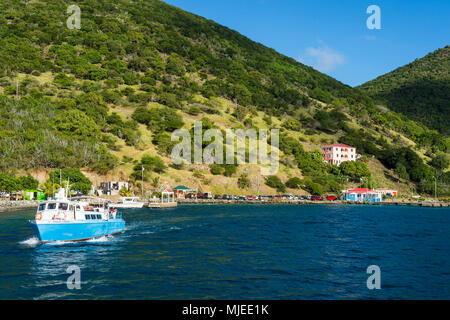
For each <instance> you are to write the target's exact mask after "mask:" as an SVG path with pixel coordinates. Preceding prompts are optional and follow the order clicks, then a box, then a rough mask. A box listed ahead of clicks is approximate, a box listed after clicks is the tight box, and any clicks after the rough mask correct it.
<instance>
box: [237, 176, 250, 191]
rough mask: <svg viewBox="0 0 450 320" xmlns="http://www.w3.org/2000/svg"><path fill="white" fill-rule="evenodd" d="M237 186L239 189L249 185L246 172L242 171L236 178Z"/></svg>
mask: <svg viewBox="0 0 450 320" xmlns="http://www.w3.org/2000/svg"><path fill="white" fill-rule="evenodd" d="M238 186H239V188H241V189H246V188H249V187H250V179H249V178H248V174H246V173H243V174H241V175H240V177H239V178H238Z"/></svg>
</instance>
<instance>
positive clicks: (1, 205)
mask: <svg viewBox="0 0 450 320" xmlns="http://www.w3.org/2000/svg"><path fill="white" fill-rule="evenodd" d="M38 204H39V201H33V200H18V201H9V200H0V211H5V210H11V209H21V208H36V207H37V205H38Z"/></svg>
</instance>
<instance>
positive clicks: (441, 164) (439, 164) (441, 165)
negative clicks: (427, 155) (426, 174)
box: [430, 154, 450, 171]
mask: <svg viewBox="0 0 450 320" xmlns="http://www.w3.org/2000/svg"><path fill="white" fill-rule="evenodd" d="M430 165H431V166H432V167H433V168H435V169H437V170H439V171H443V170H445V169H447V168H448V166H449V165H450V160H449V158H448V156H447V155H445V154H438V155H436V156H434V157H433V159H431V161H430Z"/></svg>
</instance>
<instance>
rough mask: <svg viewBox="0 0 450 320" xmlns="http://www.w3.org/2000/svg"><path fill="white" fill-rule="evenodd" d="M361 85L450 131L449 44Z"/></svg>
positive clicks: (376, 96)
mask: <svg viewBox="0 0 450 320" xmlns="http://www.w3.org/2000/svg"><path fill="white" fill-rule="evenodd" d="M359 88H360V89H362V90H363V91H365V92H367V94H368V95H370V96H371V97H372V98H374V99H377V100H379V101H382V102H383V103H385V104H386V105H387V106H388V107H389V108H391V109H392V110H394V111H397V112H400V113H403V114H405V115H407V116H408V117H409V118H410V119H413V120H415V121H419V122H422V123H423V124H425V125H427V126H428V127H430V128H432V129H437V130H439V131H440V132H442V133H444V134H446V135H450V116H449V114H450V46H446V47H444V48H441V49H438V50H436V51H434V52H432V53H430V54H428V55H426V56H425V57H423V58H421V59H416V60H415V61H413V62H411V63H409V64H407V65H405V66H403V67H400V68H397V69H395V70H394V71H392V72H389V73H387V74H385V75H382V76H380V77H378V78H376V79H374V80H371V81H368V82H366V83H364V84H363V85H361V86H360V87H359Z"/></svg>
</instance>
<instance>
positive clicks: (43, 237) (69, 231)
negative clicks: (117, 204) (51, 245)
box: [31, 219, 125, 242]
mask: <svg viewBox="0 0 450 320" xmlns="http://www.w3.org/2000/svg"><path fill="white" fill-rule="evenodd" d="M31 225H32V227H33V230H34V232H35V233H36V235H37V236H38V238H39V240H40V241H41V242H49V241H84V240H89V239H94V238H99V237H103V236H109V235H115V234H120V233H122V232H124V231H125V221H123V220H122V219H112V220H109V221H95V222H94V221H75V222H51V223H46V222H40V221H39V222H36V221H31Z"/></svg>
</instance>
